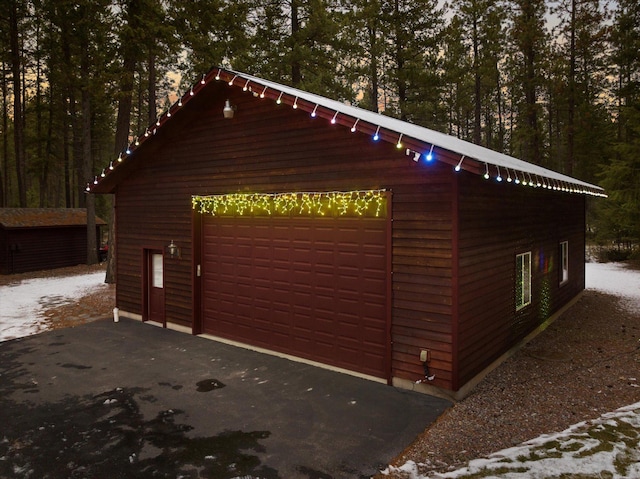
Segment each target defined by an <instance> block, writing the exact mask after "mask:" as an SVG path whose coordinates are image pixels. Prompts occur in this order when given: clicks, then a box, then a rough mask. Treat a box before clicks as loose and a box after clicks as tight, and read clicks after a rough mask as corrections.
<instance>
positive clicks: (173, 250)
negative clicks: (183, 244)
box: [167, 240, 180, 258]
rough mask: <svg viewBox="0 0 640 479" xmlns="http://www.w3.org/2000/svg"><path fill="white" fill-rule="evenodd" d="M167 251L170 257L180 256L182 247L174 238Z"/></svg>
mask: <svg viewBox="0 0 640 479" xmlns="http://www.w3.org/2000/svg"><path fill="white" fill-rule="evenodd" d="M167 253H169V257H170V258H180V248H179V247H178V245H177V244H175V243H174V242H173V240H171V243H169V246H167Z"/></svg>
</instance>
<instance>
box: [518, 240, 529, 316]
mask: <svg viewBox="0 0 640 479" xmlns="http://www.w3.org/2000/svg"><path fill="white" fill-rule="evenodd" d="M529 304H531V251H529V252H527V253H522V254H519V255H517V256H516V311H518V310H520V309H522V308H524V307H525V306H527V305H529Z"/></svg>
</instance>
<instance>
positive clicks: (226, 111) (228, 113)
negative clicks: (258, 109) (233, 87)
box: [222, 100, 236, 120]
mask: <svg viewBox="0 0 640 479" xmlns="http://www.w3.org/2000/svg"><path fill="white" fill-rule="evenodd" d="M235 110H236V109H235V107H232V106H231V103H229V100H227V101H225V103H224V108H223V109H222V114H223V115H224V117H225V118H226V119H228V120H230V119H231V118H233V114H234V113H235Z"/></svg>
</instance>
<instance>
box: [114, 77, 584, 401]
mask: <svg viewBox="0 0 640 479" xmlns="http://www.w3.org/2000/svg"><path fill="white" fill-rule="evenodd" d="M227 98H229V99H230V100H231V103H232V104H234V105H236V106H237V110H236V114H235V118H234V119H233V120H224V119H223V117H222V108H223V105H224V101H225V100H226V99H227ZM441 154H442V153H441ZM449 160H451V158H450V159H449ZM125 162H126V167H125V168H117V169H116V170H115V171H114V172H113V173H111V174H110V175H111V176H109V177H108V179H107V181H108V182H109V181H110V182H113V184H114V185H117V186H116V189H115V192H116V196H117V198H116V200H117V207H116V208H117V213H116V216H117V224H116V230H117V245H118V246H117V248H118V249H117V251H118V255H117V276H118V289H117V300H116V301H117V305H118V307H120V308H121V309H123V310H125V311H129V312H133V313H138V314H142V298H143V294H142V291H141V287H142V284H143V281H142V272H143V265H142V262H143V251H144V249H145V248H146V249H158V248H166V246H167V245H168V244H169V242H170V241H171V240H173V241H174V242H175V243H176V244H177V245H178V246H179V247H180V248H181V249H182V257H181V258H179V259H171V258H168V257H166V261H165V269H164V271H165V288H166V305H165V306H166V315H167V317H166V319H167V321H168V322H170V323H174V324H178V325H182V326H186V327H189V328H192V327H193V328H194V332H196V333H198V332H200V331H199V330H198V328H199V325H198V323H197V321H195V322H194V319H195V320H197V319H199V317H200V313H201V311H200V309H201V308H200V304H201V298H200V283H201V279H200V278H198V277H197V276H196V275H195V273H194V270H195V264H196V263H195V262H196V261H198V262H199V261H202V258H201V257H200V248H201V245H200V244H196V245H194V244H192V241H194V240H195V241H196V243H198V241H199V240H198V238H199V237H200V236H201V231H200V228H201V224H200V223H199V220H198V215H195V216H194V215H193V213H192V210H191V196H192V195H194V194H197V195H213V194H226V193H233V192H255V193H277V192H299V191H352V190H364V189H387V190H390V191H391V192H392V200H391V202H392V204H391V209H392V219H393V221H392V226H391V253H392V264H391V269H392V306H391V317H392V324H391V339H392V349H391V360H392V361H391V367H392V372H391V375H392V376H393V377H397V378H404V379H408V380H412V381H415V380H417V379H421V378H422V376H423V368H422V364H421V363H420V361H419V352H420V350H421V349H429V350H430V351H431V362H430V364H429V367H430V371H431V372H432V373H435V375H436V379H435V381H433V383H432V384H433V385H435V386H439V387H443V388H446V389H453V390H456V389H458V388H460V387H461V386H462V385H464V384H465V383H466V382H467V381H469V380H470V379H471V378H473V377H474V376H475V375H476V374H477V373H479V372H480V371H482V369H483V368H485V367H486V366H488V365H489V364H490V363H491V362H492V361H493V360H494V359H496V358H497V357H499V356H500V355H501V354H502V353H503V352H505V351H507V350H508V349H509V348H510V347H511V346H513V345H514V344H515V343H516V342H517V341H518V340H519V339H521V338H522V337H524V336H525V335H526V334H527V333H528V332H529V331H531V330H532V329H534V328H535V327H536V326H537V325H538V324H540V323H541V322H542V321H544V320H545V319H546V318H547V317H548V316H549V315H550V314H551V313H553V312H554V311H556V310H557V309H558V308H559V307H561V306H562V305H563V304H565V303H566V302H567V301H569V300H570V299H571V298H572V297H574V296H575V295H576V294H577V293H578V292H579V291H580V290H582V289H583V287H584V267H583V261H584V201H585V200H584V197H582V196H580V195H569V194H565V193H555V192H552V191H548V190H543V189H541V188H530V187H523V186H516V185H512V184H506V183H503V184H497V183H496V182H495V181H494V180H492V181H485V180H483V179H482V177H480V176H478V175H473V174H469V173H465V172H460V173H455V172H454V171H453V168H452V167H451V166H450V165H446V164H444V163H441V162H438V161H436V162H434V163H433V164H426V163H424V162H419V163H415V162H413V161H412V157H411V156H406V155H405V153H404V150H402V149H397V148H395V146H394V145H390V144H388V143H382V142H380V143H376V142H373V141H372V139H371V138H370V136H369V135H364V134H362V133H359V132H356V133H351V132H350V131H349V129H348V128H344V127H341V126H332V125H330V124H329V122H327V121H326V120H324V119H319V118H318V119H312V118H310V117H309V115H308V114H307V113H304V112H302V111H296V110H293V109H292V108H291V107H289V106H284V105H281V106H276V105H275V104H274V102H273V101H272V100H267V99H264V100H261V99H259V98H256V97H254V96H253V95H251V94H250V93H242V92H240V91H238V90H237V89H233V88H230V87H228V85H227V84H226V83H224V82H214V83H210V84H208V85H207V87H206V88H205V89H203V90H202V91H201V92H200V93H199V94H198V96H197V101H192V102H189V103H187V104H186V105H185V106H184V107H183V108H182V109H181V110H180V111H179V112H177V113H176V114H174V116H173V117H172V119H171V123H170V125H167V126H166V127H165V128H161V129H160V130H159V131H158V132H157V134H156V138H155V140H154V141H152V142H145V143H143V145H142V146H141V147H140V148H139V149H138V150H137V151H136V152H135V154H134V155H132V156H131V157H128V158H127V159H126V160H125ZM194 218H195V220H194ZM561 241H569V247H570V261H571V267H570V281H569V282H568V283H567V284H565V285H563V286H560V285H559V270H558V268H559V264H558V261H559V256H558V251H559V243H560V242H561ZM194 246H195V249H194ZM527 251H531V252H532V255H533V265H534V268H533V270H534V282H533V304H532V305H530V306H528V307H526V308H524V309H523V310H522V311H519V312H518V313H516V312H515V299H514V296H515V294H514V286H515V284H514V281H515V280H514V274H515V255H516V254H518V253H523V252H527Z"/></svg>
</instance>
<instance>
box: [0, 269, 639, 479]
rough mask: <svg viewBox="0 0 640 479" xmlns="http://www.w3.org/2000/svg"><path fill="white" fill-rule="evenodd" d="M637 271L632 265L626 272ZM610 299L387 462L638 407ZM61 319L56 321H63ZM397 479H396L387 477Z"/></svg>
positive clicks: (622, 311)
mask: <svg viewBox="0 0 640 479" xmlns="http://www.w3.org/2000/svg"><path fill="white" fill-rule="evenodd" d="M628 267H632V268H634V269H639V270H640V263H638V262H636V263H628ZM101 268H102V269H104V265H96V266H91V267H89V266H82V265H81V266H77V267H73V268H63V269H59V270H54V271H45V272H37V273H28V274H24V275H12V276H0V285H3V284H7V283H9V282H14V281H20V280H22V279H27V278H33V277H47V276H66V275H74V274H82V273H90V272H93V271H97V270H100V269H101ZM114 298H115V288H114V286H113V285H110V286H109V287H108V290H107V292H106V293H105V292H104V291H101V292H99V293H96V294H92V295H88V296H86V297H84V298H83V299H82V300H81V301H78V302H77V303H74V304H69V305H63V306H61V307H57V308H52V309H50V310H48V311H47V312H46V315H47V316H48V317H50V318H56V321H55V322H53V321H52V323H51V324H52V326H54V327H68V326H73V325H76V324H80V323H82V322H86V321H88V320H90V319H91V318H95V317H104V316H110V315H111V314H112V310H113V306H114V302H115V299H114ZM638 311H639V310H635V312H634V311H633V310H630V309H629V308H628V307H626V306H625V305H624V304H623V303H622V302H621V301H620V300H619V299H618V298H616V297H613V296H609V295H606V294H602V293H599V292H596V291H589V290H588V291H585V292H584V294H583V295H582V296H581V298H580V299H579V300H578V302H577V303H576V304H575V305H574V306H573V307H572V308H570V309H569V310H568V311H566V312H565V313H564V314H563V315H562V316H561V317H560V318H558V319H557V320H556V321H555V322H554V323H553V324H552V325H551V326H549V328H548V329H547V330H545V331H544V332H543V333H542V334H540V335H539V336H538V337H536V338H535V339H534V340H533V341H531V342H530V343H529V344H527V345H526V346H525V347H523V348H522V349H521V350H520V351H518V352H517V353H516V354H515V355H514V356H512V357H511V358H510V359H508V360H507V361H506V362H505V363H503V364H502V365H501V366H500V367H498V368H497V369H496V370H494V371H493V372H492V373H490V374H489V375H488V376H487V377H486V378H485V379H484V380H483V381H482V382H481V383H480V384H479V385H478V386H477V387H476V388H475V389H474V390H473V392H472V393H471V394H470V395H469V396H468V397H467V398H465V399H464V400H462V401H460V402H458V403H456V404H455V405H454V406H453V407H451V408H450V409H449V410H448V411H446V412H445V413H444V414H443V415H442V416H441V417H440V418H439V419H438V420H437V421H436V422H435V423H434V424H433V425H432V426H430V427H429V428H427V429H426V430H425V431H424V432H423V433H422V434H421V435H420V436H419V437H417V438H416V440H415V441H414V443H413V444H411V445H409V446H408V447H407V449H406V450H405V451H404V452H403V453H402V454H401V455H400V456H398V458H397V459H396V460H395V462H394V464H396V465H402V464H404V463H405V462H406V461H407V460H413V461H415V462H416V463H418V464H419V465H420V470H421V473H423V474H427V473H429V472H444V471H448V470H452V469H456V468H458V467H461V466H463V465H464V464H466V462H468V461H469V460H471V459H474V458H478V457H482V456H484V455H487V454H489V453H491V452H494V451H498V450H500V449H503V448H506V447H511V446H514V445H517V444H519V443H521V442H523V441H526V440H528V439H531V438H534V437H537V436H539V435H541V434H544V433H551V432H556V431H562V430H564V429H566V428H567V427H569V426H570V425H572V424H575V423H577V422H580V421H584V420H589V419H592V418H595V417H598V416H600V415H601V414H602V413H604V412H607V411H612V410H614V409H617V408H619V407H622V406H625V405H628V404H633V403H635V402H638V401H640V374H639V373H640V313H638ZM61 319H64V320H61ZM380 477H397V478H401V477H403V476H402V475H396V476H394V475H393V474H392V475H391V476H380Z"/></svg>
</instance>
